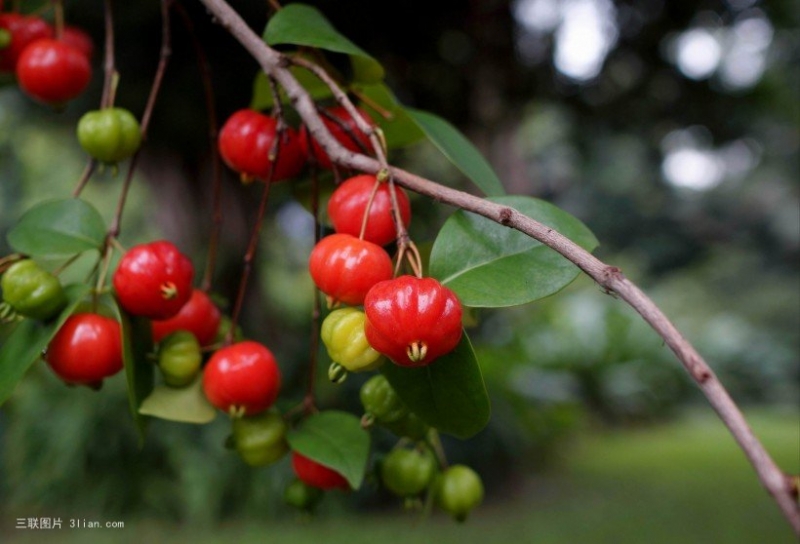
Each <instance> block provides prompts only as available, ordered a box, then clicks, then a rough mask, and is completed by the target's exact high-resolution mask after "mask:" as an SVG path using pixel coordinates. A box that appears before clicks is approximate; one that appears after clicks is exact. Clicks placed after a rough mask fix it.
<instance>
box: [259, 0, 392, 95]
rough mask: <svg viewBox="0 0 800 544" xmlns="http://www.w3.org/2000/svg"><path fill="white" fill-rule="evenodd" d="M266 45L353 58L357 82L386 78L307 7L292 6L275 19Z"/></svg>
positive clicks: (369, 58) (266, 33)
mask: <svg viewBox="0 0 800 544" xmlns="http://www.w3.org/2000/svg"><path fill="white" fill-rule="evenodd" d="M264 41H265V42H267V44H268V45H281V44H289V45H305V46H308V47H316V48H318V49H324V50H325V51H331V52H334V53H344V54H345V55H350V58H351V63H352V65H353V75H354V77H355V79H356V81H363V82H365V83H376V82H378V81H381V80H382V79H383V76H384V69H383V66H381V64H380V63H379V62H378V61H377V60H375V59H374V58H373V57H372V56H371V55H369V54H368V53H366V52H365V51H364V50H363V49H361V48H360V47H358V46H357V45H356V44H354V43H353V42H351V41H350V40H349V39H347V38H346V37H345V36H344V35H342V34H341V33H339V31H338V30H336V29H335V28H334V27H333V25H332V24H331V23H330V21H328V19H326V18H325V16H324V15H323V14H322V13H321V12H320V11H319V10H318V9H316V8H314V7H312V6H309V5H306V4H299V3H296V4H289V5H287V6H284V7H283V8H282V9H281V10H279V11H278V12H277V13H276V14H275V15H273V16H272V18H271V19H270V20H269V22H268V23H267V28H266V29H265V30H264Z"/></svg>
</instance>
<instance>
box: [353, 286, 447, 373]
mask: <svg viewBox="0 0 800 544" xmlns="http://www.w3.org/2000/svg"><path fill="white" fill-rule="evenodd" d="M364 312H365V313H366V314H367V321H366V323H365V325H364V332H365V333H366V335H367V341H368V342H369V343H370V345H371V346H372V347H373V348H374V349H375V350H376V351H379V352H381V353H383V354H384V355H386V356H387V357H389V358H390V359H391V360H392V361H393V362H395V363H396V364H398V365H400V366H425V365H428V364H430V363H431V362H433V360H434V359H436V358H437V357H440V356H441V355H444V354H445V353H448V352H450V351H451V350H452V349H453V348H455V347H456V345H458V342H459V341H460V340H461V333H462V326H461V303H460V302H459V300H458V298H457V297H456V295H455V293H453V292H452V291H451V290H450V289H448V288H447V287H444V286H443V285H442V284H441V283H439V282H438V281H436V280H435V279H433V278H421V279H420V278H416V277H414V276H400V277H398V278H395V279H392V280H389V281H384V282H381V283H379V284H377V285H376V286H375V287H373V288H372V289H371V290H370V292H369V293H367V298H366V300H364Z"/></svg>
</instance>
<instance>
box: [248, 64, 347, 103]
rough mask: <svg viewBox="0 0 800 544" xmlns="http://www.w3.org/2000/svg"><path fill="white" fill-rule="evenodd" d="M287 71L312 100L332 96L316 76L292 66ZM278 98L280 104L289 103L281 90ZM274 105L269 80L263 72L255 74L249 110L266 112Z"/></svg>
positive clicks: (329, 90) (329, 89)
mask: <svg viewBox="0 0 800 544" xmlns="http://www.w3.org/2000/svg"><path fill="white" fill-rule="evenodd" d="M289 71H290V72H292V74H294V77H295V78H297V81H298V83H300V85H302V86H303V88H304V89H305V90H306V91H308V93H309V94H310V95H311V98H312V99H314V100H321V99H323V98H328V97H330V96H332V95H333V93H332V92H331V88H330V87H328V86H327V85H325V84H324V83H323V82H322V81H321V80H320V79H319V78H318V77H317V76H315V75H314V74H312V73H311V72H309V71H308V70H306V69H305V68H302V67H300V66H292V67H291V68H289ZM279 98H280V101H281V102H282V103H287V102H289V97H288V96H286V92H284V90H283V89H282V88H281V89H280V92H279ZM274 104H275V100H274V99H273V94H272V89H270V86H269V80H268V79H267V76H266V74H264V72H259V73H258V74H256V77H255V79H254V80H253V97H252V99H251V100H250V108H251V109H254V110H266V109H268V108H271V107H272V106H273V105H274Z"/></svg>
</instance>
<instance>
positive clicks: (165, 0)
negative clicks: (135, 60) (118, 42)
mask: <svg viewBox="0 0 800 544" xmlns="http://www.w3.org/2000/svg"><path fill="white" fill-rule="evenodd" d="M171 3H172V0H161V52H160V54H159V58H158V68H156V75H155V77H154V78H153V85H152V87H151V88H150V96H148V97H147V104H146V105H145V108H144V113H143V114H142V123H141V131H142V142H144V141H146V140H147V129H148V128H149V126H150V118H151V117H152V115H153V109H154V108H155V105H156V98H158V92H159V91H160V90H161V82H162V81H163V80H164V72H165V71H166V69H167V63H168V62H169V57H170V55H171V54H172V46H171V37H170V30H169V25H170V19H169V8H170V4H171ZM141 150H142V148H141V147H140V148H139V149H138V150H136V153H134V154H133V156H132V157H131V161H130V163H129V164H128V173H127V174H126V176H125V181H124V183H123V185H122V191H121V193H120V197H119V201H118V202H117V209H116V212H115V213H114V219H113V222H112V223H111V226H110V227H109V228H108V234H107V236H106V239H107V240H108V239H114V238H117V237H118V236H119V232H120V226H121V224H122V211H123V210H124V209H125V201H126V200H127V198H128V191H129V189H130V186H131V182H132V181H133V172H134V171H135V170H136V163H137V162H138V160H139V153H141Z"/></svg>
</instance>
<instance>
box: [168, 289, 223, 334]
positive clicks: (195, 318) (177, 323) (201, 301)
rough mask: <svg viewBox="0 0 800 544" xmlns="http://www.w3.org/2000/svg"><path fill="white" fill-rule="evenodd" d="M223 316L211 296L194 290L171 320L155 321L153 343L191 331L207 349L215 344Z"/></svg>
mask: <svg viewBox="0 0 800 544" xmlns="http://www.w3.org/2000/svg"><path fill="white" fill-rule="evenodd" d="M220 319H221V314H220V311H219V308H217V306H216V304H214V303H213V302H212V301H211V299H210V298H209V296H208V295H207V294H205V293H204V292H203V291H201V290H200V289H194V290H193V291H192V296H191V298H190V299H189V301H188V302H187V303H186V304H184V305H183V307H182V308H181V309H180V311H179V312H178V313H177V314H175V315H174V316H172V317H170V318H169V319H164V320H159V321H153V322H152V324H153V342H156V343H158V342H160V341H161V339H162V338H164V337H165V336H167V335H168V334H170V333H172V332H175V331H180V330H184V331H189V332H190V333H192V334H193V335H194V336H195V338H197V341H198V343H199V344H200V345H201V346H203V347H205V346H209V345H211V344H213V343H214V340H215V339H216V336H217V329H218V328H219V322H220Z"/></svg>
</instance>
